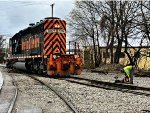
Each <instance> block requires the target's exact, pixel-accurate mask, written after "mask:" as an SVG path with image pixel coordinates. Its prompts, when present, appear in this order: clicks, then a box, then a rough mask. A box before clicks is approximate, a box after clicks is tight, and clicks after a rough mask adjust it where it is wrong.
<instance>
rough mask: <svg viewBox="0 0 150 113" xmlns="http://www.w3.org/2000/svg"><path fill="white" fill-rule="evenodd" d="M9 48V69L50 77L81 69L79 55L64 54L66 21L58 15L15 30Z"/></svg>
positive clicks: (69, 73) (73, 72)
mask: <svg viewBox="0 0 150 113" xmlns="http://www.w3.org/2000/svg"><path fill="white" fill-rule="evenodd" d="M69 46H70V45H69ZM75 48H76V47H75ZM9 51H10V53H9V57H8V58H7V65H6V66H7V67H8V68H16V69H21V70H26V71H29V72H33V73H39V74H42V73H45V74H47V75H50V76H53V75H60V76H65V75H71V74H80V73H81V70H82V69H81V64H82V63H81V58H80V57H79V55H78V54H76V53H74V54H66V21H65V20H62V19H60V18H57V17H48V18H45V19H44V20H41V21H40V22H38V23H36V24H33V23H31V24H29V27H27V28H26V29H24V30H21V31H19V32H18V33H16V34H15V35H14V36H13V37H12V38H10V40H9Z"/></svg>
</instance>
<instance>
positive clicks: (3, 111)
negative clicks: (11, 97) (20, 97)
mask: <svg viewBox="0 0 150 113" xmlns="http://www.w3.org/2000/svg"><path fill="white" fill-rule="evenodd" d="M9 106H10V103H8V102H6V103H3V104H0V113H7V112H8V108H9Z"/></svg>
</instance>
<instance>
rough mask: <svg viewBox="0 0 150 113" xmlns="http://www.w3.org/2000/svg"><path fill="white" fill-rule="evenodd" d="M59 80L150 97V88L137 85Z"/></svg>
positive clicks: (84, 80)
mask: <svg viewBox="0 0 150 113" xmlns="http://www.w3.org/2000/svg"><path fill="white" fill-rule="evenodd" d="M58 79H59V80H65V81H68V82H71V83H76V84H81V85H86V86H90V87H96V88H103V89H107V90H117V91H121V92H128V93H133V94H137V95H146V96H150V88H149V87H141V86H135V85H130V84H123V83H112V82H105V81H98V80H91V79H86V78H81V77H76V76H70V77H67V78H58Z"/></svg>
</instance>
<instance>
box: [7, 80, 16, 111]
mask: <svg viewBox="0 0 150 113" xmlns="http://www.w3.org/2000/svg"><path fill="white" fill-rule="evenodd" d="M12 80H13V81H12V83H13V85H14V86H15V94H14V97H13V99H12V100H11V103H10V106H9V109H8V112H7V113H12V111H13V108H14V106H15V103H16V100H17V96H18V89H17V85H16V81H15V80H14V79H13V77H12Z"/></svg>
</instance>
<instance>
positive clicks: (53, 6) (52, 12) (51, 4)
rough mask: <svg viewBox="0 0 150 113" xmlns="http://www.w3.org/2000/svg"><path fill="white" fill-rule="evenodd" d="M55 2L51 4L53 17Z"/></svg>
mask: <svg viewBox="0 0 150 113" xmlns="http://www.w3.org/2000/svg"><path fill="white" fill-rule="evenodd" d="M54 5H55V4H54V3H53V4H51V5H50V6H52V17H53V7H54Z"/></svg>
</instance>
